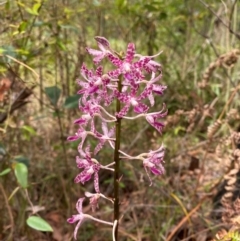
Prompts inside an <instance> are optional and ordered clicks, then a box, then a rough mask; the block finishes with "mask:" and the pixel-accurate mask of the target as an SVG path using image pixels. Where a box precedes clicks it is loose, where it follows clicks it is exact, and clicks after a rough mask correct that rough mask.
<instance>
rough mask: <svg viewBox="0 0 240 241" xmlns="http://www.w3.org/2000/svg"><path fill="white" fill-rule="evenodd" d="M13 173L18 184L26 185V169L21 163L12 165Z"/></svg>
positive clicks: (24, 186)
mask: <svg viewBox="0 0 240 241" xmlns="http://www.w3.org/2000/svg"><path fill="white" fill-rule="evenodd" d="M14 173H15V176H16V178H17V181H18V183H19V185H20V186H21V187H23V188H26V187H27V186H28V169H27V166H26V165H25V164H23V163H16V164H15V165H14Z"/></svg>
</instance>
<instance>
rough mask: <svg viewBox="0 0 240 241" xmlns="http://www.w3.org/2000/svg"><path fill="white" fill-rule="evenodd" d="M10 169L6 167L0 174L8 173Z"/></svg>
mask: <svg viewBox="0 0 240 241" xmlns="http://www.w3.org/2000/svg"><path fill="white" fill-rule="evenodd" d="M10 171H11V168H7V169H5V170H3V171H2V172H0V176H4V175H6V174H8V173H9V172H10Z"/></svg>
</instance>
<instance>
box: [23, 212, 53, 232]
mask: <svg viewBox="0 0 240 241" xmlns="http://www.w3.org/2000/svg"><path fill="white" fill-rule="evenodd" d="M26 222H27V225H28V226H29V227H31V228H33V229H35V230H39V231H44V232H53V229H52V227H51V226H50V225H49V224H48V223H47V222H46V221H45V220H44V219H42V218H40V217H37V216H31V217H29V218H28V219H27V221H26Z"/></svg>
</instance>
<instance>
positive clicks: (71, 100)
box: [64, 95, 79, 109]
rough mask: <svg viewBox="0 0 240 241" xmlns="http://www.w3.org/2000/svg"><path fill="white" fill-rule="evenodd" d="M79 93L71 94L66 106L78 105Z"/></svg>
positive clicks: (68, 107)
mask: <svg viewBox="0 0 240 241" xmlns="http://www.w3.org/2000/svg"><path fill="white" fill-rule="evenodd" d="M78 101H79V95H71V96H69V97H67V98H66V100H65V103H64V108H66V109H75V108H77V107H78Z"/></svg>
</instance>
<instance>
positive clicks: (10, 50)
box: [1, 45, 16, 63]
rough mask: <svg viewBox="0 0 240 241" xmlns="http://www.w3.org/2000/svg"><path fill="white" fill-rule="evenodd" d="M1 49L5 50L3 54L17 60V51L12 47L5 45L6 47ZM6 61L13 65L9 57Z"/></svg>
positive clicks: (5, 58)
mask: <svg viewBox="0 0 240 241" xmlns="http://www.w3.org/2000/svg"><path fill="white" fill-rule="evenodd" d="M1 49H3V54H5V55H9V56H11V57H13V58H16V51H15V48H14V47H13V46H12V45H5V46H2V47H1ZM4 60H5V61H6V62H7V63H11V61H12V60H11V59H9V58H7V57H4Z"/></svg>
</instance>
